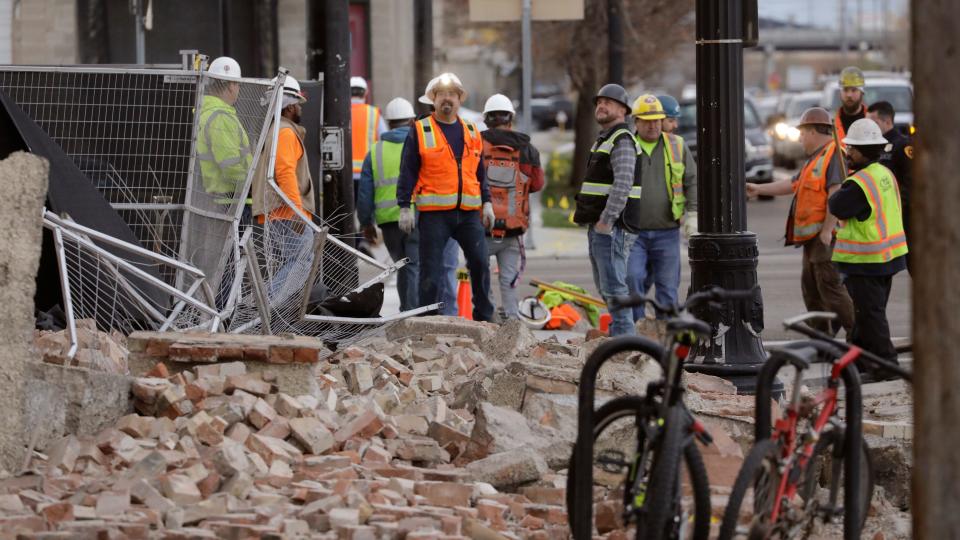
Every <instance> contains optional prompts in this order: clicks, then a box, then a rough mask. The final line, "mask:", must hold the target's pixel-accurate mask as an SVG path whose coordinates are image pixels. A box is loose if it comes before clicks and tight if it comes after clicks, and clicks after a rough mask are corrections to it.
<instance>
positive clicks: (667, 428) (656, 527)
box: [637, 404, 686, 540]
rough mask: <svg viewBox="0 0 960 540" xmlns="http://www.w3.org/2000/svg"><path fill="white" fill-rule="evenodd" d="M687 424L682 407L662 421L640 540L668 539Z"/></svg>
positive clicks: (639, 522)
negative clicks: (661, 430)
mask: <svg viewBox="0 0 960 540" xmlns="http://www.w3.org/2000/svg"><path fill="white" fill-rule="evenodd" d="M685 420H686V418H685V415H684V411H683V405H681V404H677V405H674V406H672V407H670V408H668V409H667V414H666V415H665V417H664V418H663V422H664V425H663V432H662V433H661V435H660V438H659V439H658V440H657V441H655V443H654V444H655V446H654V448H653V465H652V468H651V472H650V482H648V483H647V497H646V500H647V504H644V509H643V511H642V512H640V514H639V516H638V517H637V540H665V539H666V534H667V529H668V523H669V522H670V521H672V519H671V518H672V517H673V516H672V515H671V514H673V505H674V496H675V495H676V489H677V477H678V475H680V457H681V456H682V455H683V438H684V432H685V431H686V430H685V429H684V427H685V424H686V422H685Z"/></svg>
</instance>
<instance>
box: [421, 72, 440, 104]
mask: <svg viewBox="0 0 960 540" xmlns="http://www.w3.org/2000/svg"><path fill="white" fill-rule="evenodd" d="M438 78H439V77H434V78H432V79H430V82H428V83H427V87H426V88H424V89H423V95H422V96H420V97H419V98H417V101H419V102H420V103H423V104H424V105H433V100H432V99H430V98H429V97H428V96H429V94H430V91H431V90H433V87H434V86H436V85H437V79H438Z"/></svg>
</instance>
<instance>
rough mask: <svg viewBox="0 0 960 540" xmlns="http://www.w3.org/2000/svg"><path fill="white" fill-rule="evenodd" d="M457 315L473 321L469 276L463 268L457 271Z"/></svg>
mask: <svg viewBox="0 0 960 540" xmlns="http://www.w3.org/2000/svg"><path fill="white" fill-rule="evenodd" d="M457 315H459V316H460V317H463V318H464V319H467V320H468V321H472V320H473V297H472V296H471V294H470V274H469V273H467V271H466V270H465V269H463V268H461V269H459V270H457Z"/></svg>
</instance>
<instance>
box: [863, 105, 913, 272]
mask: <svg viewBox="0 0 960 540" xmlns="http://www.w3.org/2000/svg"><path fill="white" fill-rule="evenodd" d="M895 116H896V111H894V110H893V105H891V104H890V102H889V101H878V102H876V103H872V104H870V106H869V107H867V118H869V119H871V120H873V121H874V122H876V123H877V125H878V126H880V131H882V132H883V138H884V139H886V140H888V141H890V144H889V145H888V146H887V147H886V148H885V149H884V150H883V153H882V154H880V164H881V165H883V166H884V167H886V168H888V169H890V171H891V172H893V175H894V176H896V177H897V184H898V185H899V186H900V205H901V207H902V212H903V234H904V235H906V237H907V243H908V244H909V242H910V186H911V184H912V183H913V174H912V169H913V141H911V140H910V136H909V135H905V134H904V133H903V132H901V131H900V130H899V129H897V128H896V127H894V118H895ZM910 259H911V255H910V253H909V252H908V253H907V271H908V272H909V271H910Z"/></svg>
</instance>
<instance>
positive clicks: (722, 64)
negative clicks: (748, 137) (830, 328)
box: [687, 0, 765, 392]
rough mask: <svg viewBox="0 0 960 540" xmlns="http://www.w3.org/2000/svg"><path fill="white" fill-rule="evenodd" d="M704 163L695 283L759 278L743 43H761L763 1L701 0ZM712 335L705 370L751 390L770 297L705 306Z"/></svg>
mask: <svg viewBox="0 0 960 540" xmlns="http://www.w3.org/2000/svg"><path fill="white" fill-rule="evenodd" d="M696 7H697V42H696V47H697V149H698V154H697V167H698V169H697V170H698V179H699V181H698V186H697V195H698V203H699V211H698V214H699V216H698V217H699V223H698V225H699V229H700V233H698V234H695V235H693V236H692V237H691V238H690V266H691V268H692V278H691V289H692V290H694V291H697V290H701V289H703V288H705V287H708V286H712V285H719V286H721V287H723V288H726V289H749V288H751V287H754V286H755V285H756V284H757V253H758V251H757V236H756V234H754V233H752V232H749V231H747V230H746V228H747V211H746V198H745V194H744V155H743V154H744V144H743V142H744V134H743V47H744V46H752V45H755V44H756V40H757V4H756V0H697V4H696ZM697 316H699V317H700V318H702V319H703V320H705V321H709V322H710V324H711V326H712V327H713V337H712V339H710V340H709V341H708V342H705V343H702V344H701V346H700V347H699V348H698V350H697V354H696V358H697V363H695V364H688V366H687V367H688V371H700V372H703V373H709V374H711V375H718V376H721V377H724V378H726V379H729V380H731V381H733V382H734V384H736V385H737V388H738V389H740V390H742V391H744V392H752V391H753V389H754V386H755V382H754V381H755V378H756V373H757V370H758V369H759V366H760V364H762V363H763V361H764V358H765V355H764V351H763V346H762V342H761V340H760V335H759V334H760V331H761V330H762V329H763V300H762V298H761V295H760V291H759V289H757V292H756V294H755V296H754V298H753V300H752V301H736V302H726V303H724V304H723V305H720V306H702V307H701V308H699V310H698V313H697Z"/></svg>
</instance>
